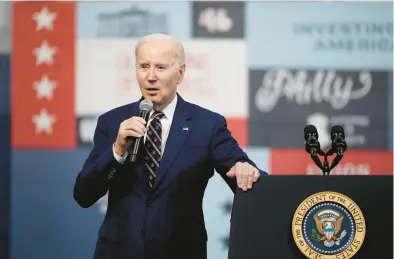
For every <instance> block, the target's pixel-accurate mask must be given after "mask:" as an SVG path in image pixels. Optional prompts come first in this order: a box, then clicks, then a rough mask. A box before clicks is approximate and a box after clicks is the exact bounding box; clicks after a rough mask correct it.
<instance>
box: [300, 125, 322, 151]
mask: <svg viewBox="0 0 394 259" xmlns="http://www.w3.org/2000/svg"><path fill="white" fill-rule="evenodd" d="M304 139H305V150H306V151H307V152H308V153H309V154H311V156H316V155H317V154H319V155H322V151H321V149H320V143H319V134H318V133H317V129H316V127H315V126H313V125H308V126H306V127H305V128H304Z"/></svg>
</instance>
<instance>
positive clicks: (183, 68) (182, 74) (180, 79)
mask: <svg viewBox="0 0 394 259" xmlns="http://www.w3.org/2000/svg"><path fill="white" fill-rule="evenodd" d="M185 72H186V65H185V64H183V65H182V66H181V67H180V68H179V77H178V84H181V83H182V82H183V79H184V78H185Z"/></svg>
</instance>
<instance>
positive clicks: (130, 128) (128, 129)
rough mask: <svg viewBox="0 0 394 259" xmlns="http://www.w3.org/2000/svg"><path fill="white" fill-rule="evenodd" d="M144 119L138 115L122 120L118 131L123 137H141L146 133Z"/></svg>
mask: <svg viewBox="0 0 394 259" xmlns="http://www.w3.org/2000/svg"><path fill="white" fill-rule="evenodd" d="M145 124H146V122H145V120H144V119H142V118H140V117H133V118H130V119H128V120H125V121H124V122H122V124H121V126H120V129H119V131H120V133H121V134H122V135H123V136H124V137H128V136H133V137H142V136H144V135H145V133H146V127H145Z"/></svg>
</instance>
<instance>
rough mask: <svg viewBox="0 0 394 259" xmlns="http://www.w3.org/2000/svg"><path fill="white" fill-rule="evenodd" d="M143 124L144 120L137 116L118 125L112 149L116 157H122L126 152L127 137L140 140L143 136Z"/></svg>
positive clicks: (144, 127)
mask: <svg viewBox="0 0 394 259" xmlns="http://www.w3.org/2000/svg"><path fill="white" fill-rule="evenodd" d="M145 124H146V122H145V120H144V119H143V118H141V117H138V116H135V117H131V118H130V119H127V120H124V121H123V122H122V123H121V124H120V127H119V131H118V136H117V137H116V141H115V147H114V148H115V153H116V154H117V155H118V156H123V155H124V153H126V151H127V137H135V138H140V137H142V136H144V135H145V133H146V126H145Z"/></svg>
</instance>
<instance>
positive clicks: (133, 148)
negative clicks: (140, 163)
mask: <svg viewBox="0 0 394 259" xmlns="http://www.w3.org/2000/svg"><path fill="white" fill-rule="evenodd" d="M152 110H153V103H152V102H151V101H149V100H146V99H145V100H143V101H142V102H141V103H140V113H139V115H138V116H139V117H141V118H143V119H144V120H145V122H146V123H148V119H149V114H150V112H151V111H152ZM143 138H144V137H140V138H135V137H130V138H128V141H127V142H128V150H127V151H128V153H129V154H130V162H135V161H137V155H138V149H139V146H140V142H141V139H143Z"/></svg>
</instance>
